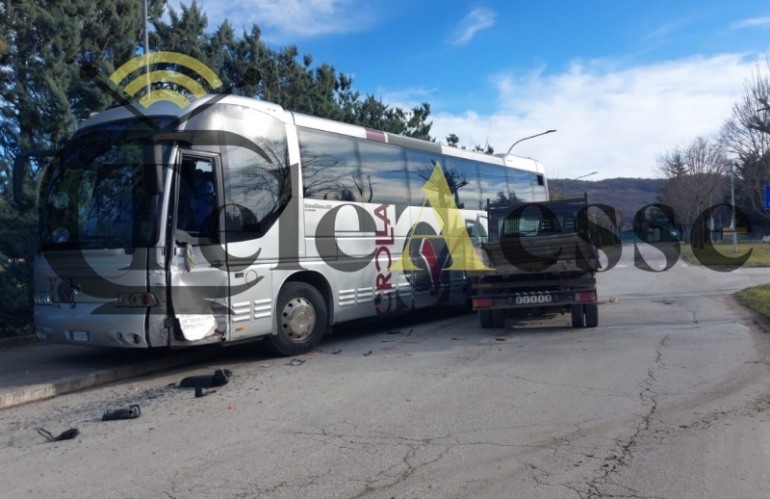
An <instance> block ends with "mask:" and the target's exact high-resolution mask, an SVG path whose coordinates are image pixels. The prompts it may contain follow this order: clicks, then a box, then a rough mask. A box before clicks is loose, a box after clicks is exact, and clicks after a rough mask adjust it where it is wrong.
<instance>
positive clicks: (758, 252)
mask: <svg viewBox="0 0 770 499" xmlns="http://www.w3.org/2000/svg"><path fill="white" fill-rule="evenodd" d="M712 244H713V245H714V249H715V250H717V252H718V253H719V255H717V256H716V257H713V258H709V257H703V256H701V260H702V261H701V260H698V259H697V258H695V255H694V254H693V251H692V248H691V247H690V245H689V244H682V246H681V249H682V260H684V261H685V262H687V263H689V264H692V265H706V266H719V265H723V264H724V260H722V258H720V256H721V257H728V258H736V257H740V256H743V255H745V254H746V253H748V252H749V251H751V256H750V257H749V259H748V260H747V261H746V263H745V264H744V265H743V266H744V267H770V244H764V243H759V242H741V243H738V251H737V252H736V253H733V245H732V243H730V242H721V241H718V242H714V243H712Z"/></svg>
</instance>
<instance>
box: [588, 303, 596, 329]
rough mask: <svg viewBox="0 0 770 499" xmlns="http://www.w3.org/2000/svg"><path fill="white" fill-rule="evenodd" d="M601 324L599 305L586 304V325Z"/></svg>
mask: <svg viewBox="0 0 770 499" xmlns="http://www.w3.org/2000/svg"><path fill="white" fill-rule="evenodd" d="M598 325H599V305H597V304H595V303H594V304H593V305H586V327H596V326H598Z"/></svg>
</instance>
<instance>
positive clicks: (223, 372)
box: [179, 369, 233, 388]
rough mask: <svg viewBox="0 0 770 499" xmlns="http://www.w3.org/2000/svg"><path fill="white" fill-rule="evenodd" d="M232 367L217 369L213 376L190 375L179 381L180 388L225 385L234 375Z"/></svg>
mask: <svg viewBox="0 0 770 499" xmlns="http://www.w3.org/2000/svg"><path fill="white" fill-rule="evenodd" d="M232 375H233V372H232V371H231V370H230V369H217V370H216V371H214V374H213V375H212V376H189V377H187V378H184V379H182V381H180V382H179V387H180V388H198V387H201V388H215V387H217V386H224V385H226V384H227V383H228V382H229V381H230V378H231V377H232Z"/></svg>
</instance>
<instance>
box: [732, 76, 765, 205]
mask: <svg viewBox="0 0 770 499" xmlns="http://www.w3.org/2000/svg"><path fill="white" fill-rule="evenodd" d="M768 99H770V78H769V77H768V76H767V75H763V74H762V73H761V71H760V70H759V68H758V69H757V71H756V72H755V73H754V75H753V76H752V78H751V79H749V80H747V81H746V83H745V93H744V95H743V99H742V100H741V101H740V102H738V103H737V104H735V106H733V116H732V119H730V121H728V122H727V123H726V124H725V125H724V127H722V134H721V138H722V142H723V144H724V147H725V150H726V151H727V153H728V154H729V155H730V156H731V157H732V158H733V159H734V164H735V168H736V172H735V173H736V175H737V178H738V181H739V185H738V186H737V187H738V188H737V189H736V193H737V195H738V197H739V204H740V205H741V206H743V207H745V208H747V209H748V210H750V211H751V212H752V213H753V214H756V215H760V216H761V217H764V218H765V219H770V213H767V212H765V211H764V187H765V185H766V184H768V183H770V104H769V103H768Z"/></svg>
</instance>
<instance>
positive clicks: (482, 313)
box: [479, 310, 493, 329]
mask: <svg viewBox="0 0 770 499" xmlns="http://www.w3.org/2000/svg"><path fill="white" fill-rule="evenodd" d="M479 325H481V329H490V328H491V327H493V325H492V311H491V310H479Z"/></svg>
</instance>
